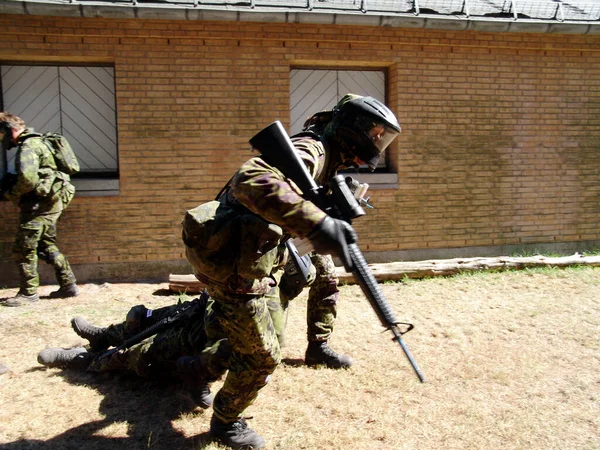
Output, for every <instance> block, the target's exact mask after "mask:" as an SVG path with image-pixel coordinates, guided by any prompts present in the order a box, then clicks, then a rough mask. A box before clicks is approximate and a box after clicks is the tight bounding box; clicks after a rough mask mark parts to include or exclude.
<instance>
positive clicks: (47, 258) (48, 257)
mask: <svg viewBox="0 0 600 450" xmlns="http://www.w3.org/2000/svg"><path fill="white" fill-rule="evenodd" d="M37 254H38V258H40V259H41V260H42V261H44V262H45V263H48V264H52V263H53V262H54V261H56V258H57V257H58V255H60V253H58V252H51V253H46V252H43V251H38V252H37Z"/></svg>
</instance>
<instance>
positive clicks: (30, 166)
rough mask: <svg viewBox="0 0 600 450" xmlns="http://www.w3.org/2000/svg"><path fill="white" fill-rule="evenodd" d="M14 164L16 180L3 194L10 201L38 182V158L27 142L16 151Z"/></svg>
mask: <svg viewBox="0 0 600 450" xmlns="http://www.w3.org/2000/svg"><path fill="white" fill-rule="evenodd" d="M15 164H16V168H17V182H16V183H15V184H14V185H13V187H12V188H11V189H10V190H9V191H8V192H7V193H6V195H5V197H6V198H7V199H8V200H11V201H18V200H19V199H20V198H21V197H22V196H23V195H25V194H27V193H29V192H31V191H33V190H34V189H35V188H36V186H37V185H38V183H39V182H40V178H39V174H38V171H39V167H40V159H39V156H38V154H37V151H36V149H35V147H34V146H32V145H30V144H29V142H27V141H26V142H24V143H23V145H22V148H21V150H20V151H18V152H17V159H16V161H15Z"/></svg>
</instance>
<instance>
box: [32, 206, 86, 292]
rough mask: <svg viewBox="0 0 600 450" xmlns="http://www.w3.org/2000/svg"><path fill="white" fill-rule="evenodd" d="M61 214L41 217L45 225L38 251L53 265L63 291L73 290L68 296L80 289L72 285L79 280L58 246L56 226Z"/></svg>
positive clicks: (41, 256) (45, 260)
mask: <svg viewBox="0 0 600 450" xmlns="http://www.w3.org/2000/svg"><path fill="white" fill-rule="evenodd" d="M60 215H61V212H57V213H52V214H45V215H43V216H41V217H40V220H41V221H42V222H43V224H44V227H43V231H42V235H41V237H40V241H39V245H38V248H37V252H38V255H39V257H40V258H41V259H42V260H43V261H44V262H46V263H48V264H49V265H51V266H52V268H53V269H54V274H55V276H56V281H57V282H58V284H59V285H60V287H61V288H63V291H65V290H66V289H67V288H70V289H71V290H72V291H73V292H72V295H66V296H67V297H72V296H74V295H77V293H78V290H76V289H75V288H74V287H72V286H73V285H75V284H76V283H77V280H76V279H75V274H74V273H73V270H72V269H71V265H70V264H69V261H68V260H67V258H66V257H65V255H63V254H62V253H61V252H60V250H59V249H58V246H57V245H56V226H57V223H58V220H59V219H60Z"/></svg>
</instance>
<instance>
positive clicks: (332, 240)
mask: <svg viewBox="0 0 600 450" xmlns="http://www.w3.org/2000/svg"><path fill="white" fill-rule="evenodd" d="M308 239H309V240H310V242H311V243H312V244H313V247H314V248H315V250H316V251H317V253H321V254H323V255H331V254H333V255H336V256H339V257H340V258H341V260H342V262H343V263H344V267H345V269H346V271H347V272H352V269H353V264H352V259H351V258H350V252H349V251H348V244H353V243H355V242H356V241H357V240H358V237H357V236H356V232H355V231H354V228H352V226H350V224H349V223H347V222H345V221H343V220H339V219H334V218H333V217H329V216H328V217H326V218H325V220H324V221H323V222H321V223H320V224H319V225H318V226H317V227H316V228H315V229H314V231H313V232H312V233H310V235H308Z"/></svg>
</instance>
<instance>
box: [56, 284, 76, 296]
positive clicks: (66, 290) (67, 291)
mask: <svg viewBox="0 0 600 450" xmlns="http://www.w3.org/2000/svg"><path fill="white" fill-rule="evenodd" d="M78 295H79V288H78V287H77V285H76V284H75V283H71V284H67V285H66V286H61V287H60V288H59V289H58V290H57V291H52V292H50V296H49V297H50V298H68V297H77V296H78Z"/></svg>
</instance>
